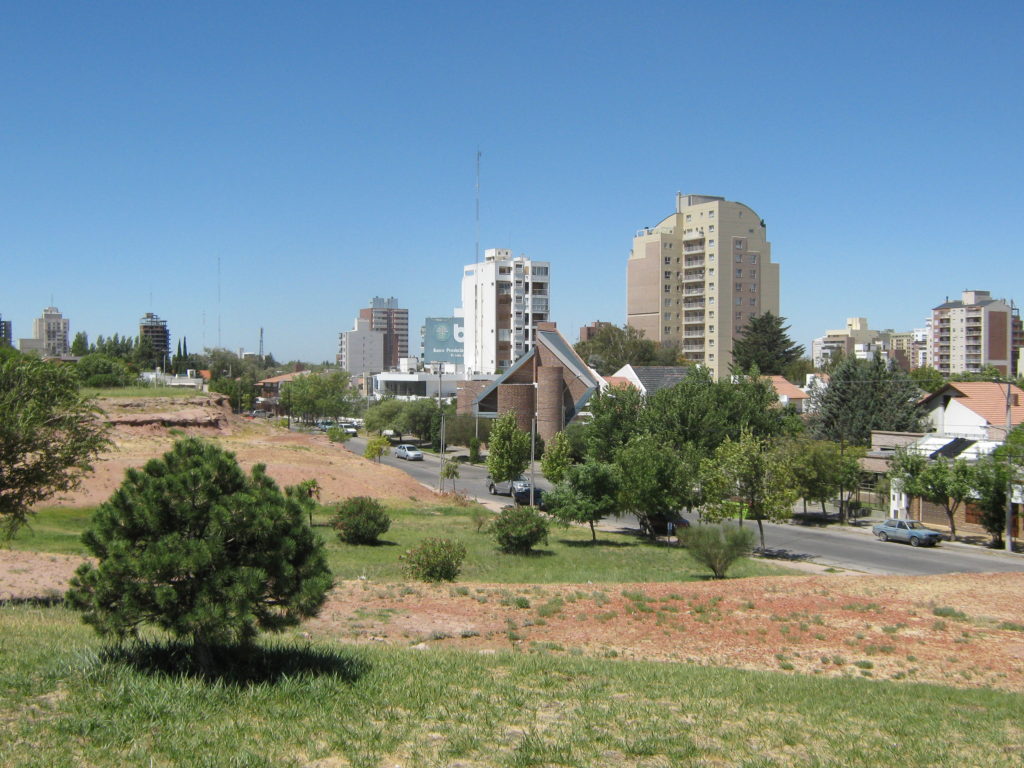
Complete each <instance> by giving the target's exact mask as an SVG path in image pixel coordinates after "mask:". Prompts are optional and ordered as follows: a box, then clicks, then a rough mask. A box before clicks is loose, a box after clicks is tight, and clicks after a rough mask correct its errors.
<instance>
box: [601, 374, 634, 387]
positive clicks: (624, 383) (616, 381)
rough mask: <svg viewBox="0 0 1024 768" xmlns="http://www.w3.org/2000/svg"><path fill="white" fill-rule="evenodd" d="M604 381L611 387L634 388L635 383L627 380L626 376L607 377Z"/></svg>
mask: <svg viewBox="0 0 1024 768" xmlns="http://www.w3.org/2000/svg"><path fill="white" fill-rule="evenodd" d="M604 380H605V381H607V382H608V386H609V387H632V386H633V382H632V381H630V380H629V379H627V378H626V377H625V376H605V377H604Z"/></svg>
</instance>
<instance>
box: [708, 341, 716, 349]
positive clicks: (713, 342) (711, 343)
mask: <svg viewBox="0 0 1024 768" xmlns="http://www.w3.org/2000/svg"><path fill="white" fill-rule="evenodd" d="M708 346H709V347H713V346H715V340H714V339H708Z"/></svg>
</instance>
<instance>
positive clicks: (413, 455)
mask: <svg viewBox="0 0 1024 768" xmlns="http://www.w3.org/2000/svg"><path fill="white" fill-rule="evenodd" d="M395 458H396V459H405V460H406V461H423V451H421V450H420V449H419V448H417V447H416V446H415V445H409V444H408V443H402V444H401V445H400V446H398V447H397V448H395Z"/></svg>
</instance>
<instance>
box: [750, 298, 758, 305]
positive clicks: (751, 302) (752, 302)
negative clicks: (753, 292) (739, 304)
mask: <svg viewBox="0 0 1024 768" xmlns="http://www.w3.org/2000/svg"><path fill="white" fill-rule="evenodd" d="M750 306H752V307H756V306H757V299H755V298H754V297H753V296H751V297H750Z"/></svg>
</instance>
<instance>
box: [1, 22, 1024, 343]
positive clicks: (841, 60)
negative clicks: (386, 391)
mask: <svg viewBox="0 0 1024 768" xmlns="http://www.w3.org/2000/svg"><path fill="white" fill-rule="evenodd" d="M3 7H4V24H3V25H2V26H0V73H2V74H0V105H2V106H0V110H2V112H0V167H3V169H4V170H3V174H2V176H0V317H2V318H3V319H4V320H9V321H11V322H12V325H13V335H14V337H15V343H17V339H19V338H22V337H26V336H30V335H31V328H32V320H33V319H34V318H36V317H38V316H39V315H40V314H41V312H42V310H43V308H44V307H46V306H49V305H50V304H51V303H52V304H53V305H54V306H56V307H58V308H59V309H60V310H61V312H62V313H63V314H64V316H65V317H67V318H69V320H70V323H71V333H72V336H73V335H74V334H75V333H76V332H78V331H82V330H84V331H86V332H88V334H89V336H90V339H95V338H96V336H97V335H100V334H102V335H104V336H110V335H112V334H114V333H119V334H122V335H125V334H129V335H132V336H134V335H136V334H137V333H138V319H139V318H140V317H142V316H143V315H144V314H145V313H146V312H155V313H156V314H158V315H159V316H160V317H161V318H163V319H165V320H167V322H168V325H169V328H170V331H171V334H172V340H171V344H172V347H173V346H175V345H176V342H177V340H178V339H180V338H182V337H183V336H184V337H187V338H188V343H189V348H190V349H192V350H197V349H199V348H201V347H203V346H207V347H209V346H214V345H216V344H217V342H218V336H219V339H220V342H221V345H222V346H224V347H226V348H228V349H235V350H236V349H238V348H239V347H243V348H245V349H246V350H248V351H256V350H257V348H258V345H259V329H260V328H261V327H262V328H264V345H265V348H266V350H267V351H269V352H272V353H273V354H274V356H275V357H276V358H277V359H278V360H289V359H302V360H307V361H312V362H320V361H323V360H331V361H333V360H334V356H335V354H336V352H337V343H338V333H339V332H340V331H343V330H348V329H350V328H351V327H352V322H353V318H355V317H356V315H357V314H358V311H359V309H360V308H361V307H365V306H367V305H368V301H369V300H370V299H371V298H372V297H374V296H385V297H387V296H394V297H396V298H398V300H399V302H400V303H401V306H403V307H407V308H408V309H409V313H410V340H409V343H410V350H415V349H418V345H419V328H420V326H421V325H422V324H423V321H424V319H425V318H426V317H446V316H450V315H451V311H452V309H453V308H454V307H456V306H458V304H459V302H460V299H459V290H460V281H461V276H462V267H463V265H465V264H468V263H471V262H473V261H474V260H475V257H476V242H477V227H476V221H475V210H476V202H475V184H476V177H475V165H476V156H477V151H478V150H479V151H480V152H481V153H482V158H481V165H480V167H481V179H480V182H481V183H480V228H479V252H480V254H481V256H482V253H483V251H484V250H485V249H487V248H510V249H512V250H513V252H514V253H515V254H517V255H518V254H520V253H522V254H525V255H526V256H528V257H530V258H531V259H537V260H542V261H549V262H551V306H552V319H554V320H555V321H556V322H557V324H558V327H559V329H560V330H561V331H562V332H563V334H564V335H565V336H566V337H567V338H569V339H570V341H575V339H576V334H577V332H578V329H579V327H580V326H583V325H587V324H589V323H591V322H593V321H595V320H604V321H610V322H614V323H616V324H617V325H622V324H623V323H624V322H625V292H626V285H625V274H626V259H627V257H628V254H629V248H630V246H631V243H632V238H633V234H634V232H635V231H636V230H637V229H640V228H641V227H644V226H653V225H654V224H656V223H657V222H658V221H660V220H661V219H662V218H664V217H665V216H667V215H668V214H669V213H671V212H672V211H673V209H674V205H675V194H676V193H677V192H683V193H696V194H707V195H717V196H722V197H725V198H727V199H729V200H736V201H739V202H742V203H745V204H747V205H749V206H750V207H751V208H753V209H754V210H755V211H756V212H757V213H758V215H759V216H761V217H763V218H764V219H765V221H766V225H767V234H768V238H769V240H770V241H771V243H772V257H773V260H774V261H776V262H778V263H779V264H780V267H781V310H782V314H783V315H784V316H785V317H786V318H787V319H788V323H789V324H790V325H791V326H792V327H791V331H790V334H791V336H792V337H793V339H794V340H795V341H797V342H798V343H800V344H803V345H804V346H806V347H807V348H808V352H809V350H810V342H811V339H813V338H815V337H816V336H820V335H822V334H823V333H824V332H825V330H826V329H829V328H841V327H843V326H844V324H845V320H846V318H847V317H867V318H868V320H869V322H870V324H871V327H872V328H878V329H882V328H894V329H896V330H909V329H911V328H916V327H920V326H922V325H923V323H924V319H925V317H926V316H927V315H928V313H929V312H930V310H931V308H932V307H934V306H936V305H937V304H939V303H941V302H942V301H943V300H944V299H945V298H946V297H947V296H948V297H950V298H956V297H959V295H960V293H961V291H963V290H965V289H980V290H988V291H991V293H992V295H993V296H994V297H997V298H1005V299H1008V300H1014V301H1024V269H1022V268H1021V266H1020V265H1021V263H1022V260H1021V257H1020V256H1019V255H1017V254H1016V253H1015V252H1014V248H1015V246H1013V243H1014V242H1015V241H1016V239H1017V237H1016V235H1015V234H1014V232H1013V229H1012V227H1013V226H1014V225H1016V224H1017V222H1018V221H1019V220H1020V218H1021V213H1022V209H1024V206H1022V203H1024V193H1022V191H1021V185H1020V179H1021V178H1022V175H1024V174H1022V171H1024V152H1022V150H1021V141H1020V133H1021V125H1024V120H1022V118H1024V114H1022V113H1024V98H1022V97H1021V86H1020V83H1021V82H1022V81H1024V53H1022V50H1021V46H1020V44H1019V40H1020V39H1021V36H1022V33H1024V7H1021V5H1020V4H1017V3H1009V2H982V3H975V4H971V5H969V6H968V5H966V4H961V3H952V2H938V3H935V2H931V3H927V4H926V3H921V2H905V3H897V4H891V3H881V2H864V3H856V4H852V3H849V4H844V3H829V4H824V3H809V2H795V3H785V4H783V3H760V4H750V3H739V2H722V3H715V4H696V3H661V2H650V3H633V4H628V5H627V4H619V3H610V2H600V3H597V4H594V3H586V4H584V3H578V2H567V3H559V4H542V3H533V2H524V3H516V4H507V3H493V4H486V5H480V4H473V3H468V2H448V3H442V4H435V5H426V4H418V3H403V2H384V3H375V4H371V5H366V6H355V5H354V4H337V3H324V2H310V3H303V4H301V5H279V4H270V3H236V2H232V3H224V2H219V3H203V4H199V3H177V4H148V3H147V4H138V3H128V2H116V3H115V2H95V3H84V2H64V3H59V4H57V3H54V4H44V3H5V4H4V6H3ZM218 260H219V265H220V270H219V271H220V279H219V280H218ZM218 285H219V287H220V290H219V296H218ZM51 297H52V298H51ZM218 320H219V329H218Z"/></svg>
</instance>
